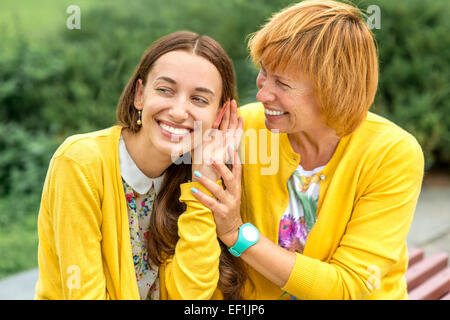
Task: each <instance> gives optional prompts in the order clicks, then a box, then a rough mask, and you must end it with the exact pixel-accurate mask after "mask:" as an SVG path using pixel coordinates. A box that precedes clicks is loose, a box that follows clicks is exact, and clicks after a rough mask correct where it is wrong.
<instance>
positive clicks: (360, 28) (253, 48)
mask: <svg viewBox="0 0 450 320" xmlns="http://www.w3.org/2000/svg"><path fill="white" fill-rule="evenodd" d="M248 46H249V49H250V55H251V57H252V60H253V62H254V63H255V65H259V64H260V62H262V61H263V62H264V66H267V67H269V68H270V69H272V70H274V71H277V72H283V73H285V72H287V73H295V72H296V71H300V72H302V73H303V74H304V75H306V76H307V77H308V79H309V80H310V81H311V83H312V85H313V88H314V92H315V97H316V99H317V102H318V104H319V106H320V108H321V111H322V113H323V114H324V116H325V118H326V121H327V125H328V126H329V127H331V128H333V129H334V130H335V131H336V133H337V135H339V136H341V137H342V136H345V135H348V134H350V133H352V132H353V131H354V130H356V128H357V127H358V126H359V125H360V124H361V123H362V122H363V121H364V120H365V118H366V116H367V112H368V110H369V108H370V106H371V105H372V103H373V100H374V98H375V93H376V90H377V86H378V58H377V51H376V48H375V43H374V38H373V35H372V32H371V30H370V28H369V27H368V26H367V24H366V23H365V21H364V20H363V14H362V13H361V12H360V11H359V10H358V9H357V8H355V7H353V6H351V5H349V4H345V3H340V2H336V1H329V0H325V1H309V0H307V1H303V2H300V3H297V4H294V5H292V6H289V7H287V8H285V9H283V10H282V11H280V12H278V13H276V14H274V15H273V16H272V18H271V19H270V20H269V21H268V22H267V23H266V24H265V25H264V26H263V27H262V28H261V29H260V30H259V31H257V32H255V33H254V34H252V35H251V36H250V40H249V43H248Z"/></svg>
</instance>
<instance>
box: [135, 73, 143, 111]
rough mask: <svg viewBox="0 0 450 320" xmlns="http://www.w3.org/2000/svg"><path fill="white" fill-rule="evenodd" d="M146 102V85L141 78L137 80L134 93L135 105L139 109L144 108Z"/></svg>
mask: <svg viewBox="0 0 450 320" xmlns="http://www.w3.org/2000/svg"><path fill="white" fill-rule="evenodd" d="M143 102H144V85H143V83H142V79H141V78H139V79H138V80H137V81H136V89H135V94H134V107H135V108H136V109H138V110H142V108H143Z"/></svg>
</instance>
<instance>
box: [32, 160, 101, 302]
mask: <svg viewBox="0 0 450 320" xmlns="http://www.w3.org/2000/svg"><path fill="white" fill-rule="evenodd" d="M94 171H95V168H92V166H84V165H80V164H79V163H78V162H77V161H76V160H74V159H72V158H70V157H68V156H66V155H64V154H62V155H59V156H56V157H54V159H53V160H52V163H51V164H50V168H49V172H48V174H47V178H46V183H45V184H44V190H43V197H42V202H41V209H40V212H39V269H40V270H39V280H38V285H37V288H36V298H38V299H108V298H109V295H108V293H107V290H106V284H105V283H106V281H105V275H104V272H103V263H102V251H101V241H102V234H101V230H100V226H101V223H102V215H101V200H100V196H99V194H98V191H96V189H95V188H94V187H93V185H94V184H93V179H94V178H95V173H93V172H94Z"/></svg>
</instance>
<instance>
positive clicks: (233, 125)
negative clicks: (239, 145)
mask: <svg viewBox="0 0 450 320" xmlns="http://www.w3.org/2000/svg"><path fill="white" fill-rule="evenodd" d="M237 126H238V117H237V103H236V100H234V99H233V100H231V103H230V122H229V123H228V129H230V130H236V129H237Z"/></svg>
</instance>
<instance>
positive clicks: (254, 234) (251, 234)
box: [242, 226, 258, 242]
mask: <svg viewBox="0 0 450 320" xmlns="http://www.w3.org/2000/svg"><path fill="white" fill-rule="evenodd" d="M242 235H243V236H244V238H245V240H247V241H250V242H253V241H256V239H258V231H257V230H256V229H255V228H253V227H252V226H245V227H244V228H242Z"/></svg>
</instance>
